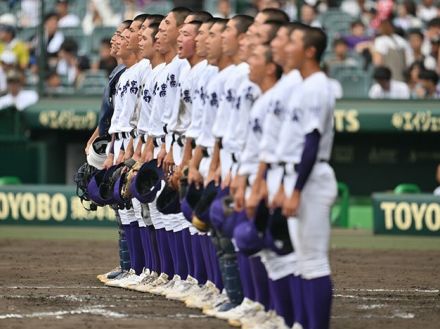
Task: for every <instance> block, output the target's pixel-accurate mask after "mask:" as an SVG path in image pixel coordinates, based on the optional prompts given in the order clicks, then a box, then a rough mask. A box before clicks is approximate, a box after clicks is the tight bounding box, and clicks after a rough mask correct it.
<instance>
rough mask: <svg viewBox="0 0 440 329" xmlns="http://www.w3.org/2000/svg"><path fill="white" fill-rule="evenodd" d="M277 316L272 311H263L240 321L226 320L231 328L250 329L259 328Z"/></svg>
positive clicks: (251, 314) (248, 315)
mask: <svg viewBox="0 0 440 329" xmlns="http://www.w3.org/2000/svg"><path fill="white" fill-rule="evenodd" d="M277 316H278V315H277V314H276V313H275V312H274V311H272V310H271V311H268V312H266V311H265V310H263V311H260V312H255V313H254V312H253V313H249V314H247V315H246V316H245V317H243V318H241V319H238V320H237V319H234V320H228V323H229V325H231V326H233V327H241V328H242V329H243V328H247V329H251V328H259V325H261V324H263V323H265V322H267V321H270V320H271V319H275V318H276V317H277Z"/></svg>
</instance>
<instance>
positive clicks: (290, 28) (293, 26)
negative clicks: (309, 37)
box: [281, 21, 307, 35]
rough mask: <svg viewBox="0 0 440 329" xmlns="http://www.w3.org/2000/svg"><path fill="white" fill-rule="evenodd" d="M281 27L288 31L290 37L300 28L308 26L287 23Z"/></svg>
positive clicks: (298, 23)
mask: <svg viewBox="0 0 440 329" xmlns="http://www.w3.org/2000/svg"><path fill="white" fill-rule="evenodd" d="M281 27H284V28H286V29H287V31H288V32H289V35H290V34H291V33H292V32H293V31H295V30H296V29H299V28H305V27H307V25H305V24H303V23H301V22H298V21H297V22H287V23H283V25H282V26H281Z"/></svg>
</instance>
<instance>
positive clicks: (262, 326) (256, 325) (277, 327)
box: [241, 311, 289, 329]
mask: <svg viewBox="0 0 440 329" xmlns="http://www.w3.org/2000/svg"><path fill="white" fill-rule="evenodd" d="M267 313H268V316H267V318H266V320H265V321H264V322H257V321H256V320H254V321H249V322H247V323H244V324H243V325H242V327H241V328H242V329H289V327H288V326H287V325H286V322H285V321H284V319H283V318H282V317H281V316H279V315H278V314H276V313H275V312H274V311H269V312H267Z"/></svg>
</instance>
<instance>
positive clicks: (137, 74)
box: [118, 58, 151, 132]
mask: <svg viewBox="0 0 440 329" xmlns="http://www.w3.org/2000/svg"><path fill="white" fill-rule="evenodd" d="M133 71H134V74H133V77H132V81H131V82H130V89H129V90H130V97H131V94H136V103H135V106H134V107H132V106H131V105H130V106H128V104H127V106H124V107H123V108H122V112H121V115H120V117H119V123H118V129H119V131H122V132H130V131H132V130H133V129H134V128H136V126H137V122H138V120H139V112H140V97H139V96H140V94H141V91H142V86H143V81H144V78H145V76H148V75H149V74H150V73H151V64H150V61H149V60H148V59H146V58H144V59H142V60H141V61H139V62H137V63H136V64H135V65H133Z"/></svg>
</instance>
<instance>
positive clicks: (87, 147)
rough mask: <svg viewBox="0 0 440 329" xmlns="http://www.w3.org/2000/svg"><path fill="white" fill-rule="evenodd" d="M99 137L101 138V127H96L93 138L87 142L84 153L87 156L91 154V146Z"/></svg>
mask: <svg viewBox="0 0 440 329" xmlns="http://www.w3.org/2000/svg"><path fill="white" fill-rule="evenodd" d="M98 136H99V127H96V129H95V131H94V132H93V134H92V136H90V138H89V140H88V141H87V144H86V148H85V149H84V151H85V152H86V155H87V154H89V147H90V145H92V143H93V141H94V140H95V139H96V137H98Z"/></svg>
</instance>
